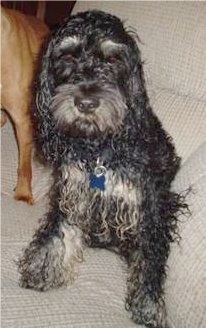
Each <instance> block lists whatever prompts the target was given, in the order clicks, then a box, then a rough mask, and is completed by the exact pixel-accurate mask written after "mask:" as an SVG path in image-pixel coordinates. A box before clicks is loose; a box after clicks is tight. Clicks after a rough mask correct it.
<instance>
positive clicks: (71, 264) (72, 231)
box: [61, 224, 83, 283]
mask: <svg viewBox="0 0 206 328" xmlns="http://www.w3.org/2000/svg"><path fill="white" fill-rule="evenodd" d="M61 231H62V233H63V235H64V236H63V242H64V245H65V254H64V259H63V266H64V267H65V268H66V273H67V277H65V278H66V279H65V280H66V281H68V282H69V283H71V282H73V280H74V279H75V277H76V275H77V272H76V269H77V266H76V263H78V262H82V261H83V243H82V232H81V230H80V229H79V228H77V227H76V226H70V225H67V224H62V226H61Z"/></svg>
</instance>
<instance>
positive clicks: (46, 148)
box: [33, 38, 66, 165]
mask: <svg viewBox="0 0 206 328" xmlns="http://www.w3.org/2000/svg"><path fill="white" fill-rule="evenodd" d="M52 48H53V42H52V38H51V41H50V42H48V44H47V45H45V49H46V51H45V53H44V54H43V56H42V61H41V64H40V72H39V73H38V74H37V81H36V101H35V104H34V110H33V119H34V140H35V143H36V148H37V155H40V159H43V160H45V161H46V162H48V163H49V164H51V165H55V164H56V163H57V162H58V160H59V159H60V158H61V156H62V155H63V153H64V151H65V149H66V147H65V144H64V142H65V141H64V140H63V137H62V136H61V135H60V133H59V132H58V131H57V129H56V127H55V124H54V122H53V120H52V115H51V111H50V103H51V99H52V90H53V85H54V84H53V75H52V74H51V52H52Z"/></svg>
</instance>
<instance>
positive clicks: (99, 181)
mask: <svg viewBox="0 0 206 328" xmlns="http://www.w3.org/2000/svg"><path fill="white" fill-rule="evenodd" d="M89 187H90V188H97V189H100V190H102V191H104V190H105V175H104V174H102V175H100V176H97V175H96V174H94V173H90V176H89Z"/></svg>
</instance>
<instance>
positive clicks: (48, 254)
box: [18, 228, 82, 291]
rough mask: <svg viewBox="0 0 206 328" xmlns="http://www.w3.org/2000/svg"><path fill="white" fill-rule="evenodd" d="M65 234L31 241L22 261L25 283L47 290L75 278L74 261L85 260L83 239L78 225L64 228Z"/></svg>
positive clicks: (25, 286)
mask: <svg viewBox="0 0 206 328" xmlns="http://www.w3.org/2000/svg"><path fill="white" fill-rule="evenodd" d="M61 236H62V237H61V238H60V237H57V236H52V237H49V238H48V240H47V241H46V242H45V243H42V242H41V243H39V242H38V240H34V241H33V242H31V243H30V245H29V246H28V248H27V249H26V250H25V252H24V255H23V257H22V258H21V259H20V260H19V261H18V267H19V272H20V274H21V277H20V286H21V287H24V288H33V289H36V290H39V291H46V290H48V289H50V288H53V287H59V286H61V285H64V284H67V283H71V282H73V280H74V278H75V275H76V272H75V268H74V264H75V262H80V261H81V260H82V248H81V243H80V239H79V237H78V235H77V233H76V230H75V229H74V228H70V229H65V228H62V233H61Z"/></svg>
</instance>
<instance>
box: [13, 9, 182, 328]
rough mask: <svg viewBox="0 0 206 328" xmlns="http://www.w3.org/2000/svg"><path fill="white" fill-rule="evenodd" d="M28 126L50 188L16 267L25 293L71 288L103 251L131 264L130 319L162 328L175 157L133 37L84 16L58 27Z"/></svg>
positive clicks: (95, 16) (112, 23)
mask: <svg viewBox="0 0 206 328" xmlns="http://www.w3.org/2000/svg"><path fill="white" fill-rule="evenodd" d="M34 119H35V123H36V140H37V149H38V151H39V153H41V154H42V155H43V157H44V159H45V160H46V162H47V163H49V164H50V165H51V166H52V167H53V173H54V183H53V186H52V188H51V193H50V211H49V213H47V214H46V216H45V217H44V218H43V219H42V221H41V226H40V228H39V229H38V230H37V232H36V233H35V235H34V237H33V240H32V241H31V243H30V244H29V246H28V247H27V248H26V250H25V252H24V255H23V257H22V258H21V259H20V260H19V270H20V273H21V278H20V284H21V286H22V287H25V288H33V289H36V290H40V291H46V290H48V289H50V288H53V287H59V286H61V285H64V284H67V283H69V282H71V281H72V280H73V279H74V276H75V275H76V268H77V266H78V262H81V261H82V258H83V249H84V247H85V246H90V247H104V248H107V249H110V250H114V251H115V252H117V253H119V254H120V255H121V256H122V257H124V258H125V260H126V262H127V263H128V281H127V284H128V294H127V299H126V308H127V309H128V310H129V311H130V312H131V315H132V319H133V320H134V321H135V322H137V323H139V324H145V325H146V326H147V327H158V328H160V327H166V326H167V324H166V315H165V313H166V311H165V304H164V282H165V278H166V261H167V258H168V255H169V251H170V243H171V242H172V241H174V240H175V239H176V236H177V235H176V230H177V217H178V213H179V212H180V211H181V210H182V208H183V207H184V206H185V205H184V204H183V201H182V197H181V196H180V195H179V194H176V193H174V192H172V191H170V185H171V182H172V180H173V179H174V177H175V174H176V172H177V170H178V168H179V165H180V159H179V157H178V156H177V155H176V153H175V149H174V146H173V144H172V141H171V138H170V137H169V136H168V134H167V133H166V132H165V131H164V129H163V128H162V125H161V123H160V122H159V120H158V118H157V117H156V116H155V114H154V113H153V111H152V109H151V107H150V103H149V99H148V96H147V91H146V88H145V81H144V74H143V69H142V61H141V56H140V51H139V49H138V46H137V43H136V42H135V37H134V35H133V34H132V33H131V32H130V33H129V32H128V31H127V30H126V29H125V28H124V26H123V24H122V22H121V21H120V20H119V19H118V18H117V17H114V16H112V15H110V14H106V13H104V12H100V11H88V12H84V13H79V14H77V15H76V16H72V17H70V18H68V19H66V20H65V21H64V22H63V23H62V24H61V25H60V26H58V27H57V28H56V30H55V31H54V32H53V33H52V35H51V37H50V40H49V41H48V44H47V47H46V49H45V53H44V55H43V59H42V64H41V70H40V74H39V77H38V81H37V97H36V108H35V110H34Z"/></svg>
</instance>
